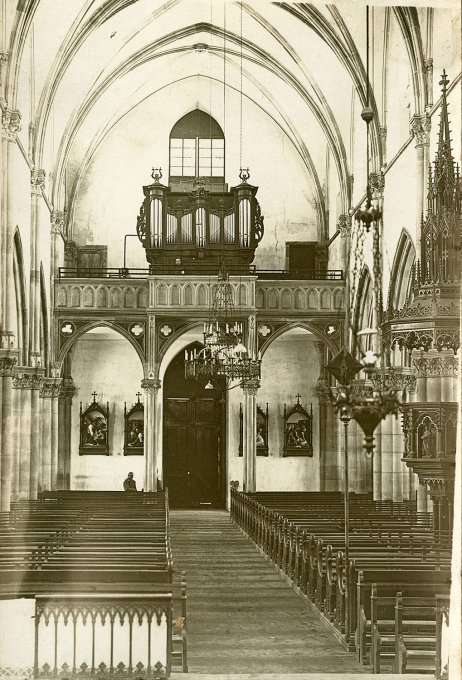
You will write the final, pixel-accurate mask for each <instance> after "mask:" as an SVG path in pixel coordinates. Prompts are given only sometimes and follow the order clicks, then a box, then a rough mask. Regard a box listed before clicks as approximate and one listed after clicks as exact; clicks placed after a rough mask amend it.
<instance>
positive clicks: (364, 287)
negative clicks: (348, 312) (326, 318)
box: [353, 265, 376, 353]
mask: <svg viewBox="0 0 462 680" xmlns="http://www.w3.org/2000/svg"><path fill="white" fill-rule="evenodd" d="M375 321H376V320H375V313H374V294H373V285H372V277H371V273H370V271H369V268H368V267H367V266H366V265H364V267H363V269H362V271H361V274H360V277H359V284H358V292H357V295H356V303H355V307H354V314H353V328H355V329H357V330H358V331H361V330H365V329H366V328H374V327H375ZM360 338H361V336H360ZM353 342H355V343H357V344H356V347H353V349H354V350H355V351H358V352H365V351H366V350H368V349H371V346H372V345H371V343H372V337H371V335H366V336H364V338H361V339H358V338H357V335H356V334H354V335H353ZM353 353H354V352H353Z"/></svg>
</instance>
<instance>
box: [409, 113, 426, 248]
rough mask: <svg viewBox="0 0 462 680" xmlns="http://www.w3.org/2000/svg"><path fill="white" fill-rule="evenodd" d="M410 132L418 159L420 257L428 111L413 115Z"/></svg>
mask: <svg viewBox="0 0 462 680" xmlns="http://www.w3.org/2000/svg"><path fill="white" fill-rule="evenodd" d="M410 126H411V129H410V133H411V135H412V136H413V137H414V139H415V148H416V150H417V159H416V161H417V162H416V220H417V224H416V227H417V232H416V233H417V239H418V240H417V243H416V251H417V257H420V221H421V216H422V215H424V214H425V212H426V200H427V172H428V157H429V148H430V130H431V118H430V116H429V115H428V113H422V114H419V115H415V116H412V118H411V121H410Z"/></svg>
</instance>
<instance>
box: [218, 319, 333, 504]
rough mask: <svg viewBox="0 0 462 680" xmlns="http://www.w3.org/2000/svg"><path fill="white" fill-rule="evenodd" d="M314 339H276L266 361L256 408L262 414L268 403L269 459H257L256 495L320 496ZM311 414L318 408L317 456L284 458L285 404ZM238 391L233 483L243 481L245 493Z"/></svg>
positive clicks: (294, 334) (231, 418)
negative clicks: (313, 493)
mask: <svg viewBox="0 0 462 680" xmlns="http://www.w3.org/2000/svg"><path fill="white" fill-rule="evenodd" d="M313 341H314V336H313V335H311V334H310V333H308V332H307V331H305V330H302V329H294V330H291V331H288V332H287V333H284V334H283V335H281V336H280V337H279V338H276V339H275V340H274V342H273V343H272V344H271V345H270V347H269V348H268V350H267V351H266V352H265V354H264V356H263V360H262V376H261V387H260V389H259V390H258V395H257V403H258V404H259V405H260V407H261V408H263V410H265V408H266V403H267V402H268V410H269V432H268V445H269V455H268V457H264V456H258V457H257V491H269V490H271V491H318V490H319V480H320V476H319V473H320V470H319V467H320V465H319V422H318V400H317V398H316V395H315V394H314V388H315V386H316V382H317V379H318V376H319V353H318V350H317V348H316V346H315V344H314V342H313ZM298 393H300V394H301V395H302V396H301V399H300V403H301V405H302V406H303V407H304V408H305V409H306V410H307V411H309V408H310V404H311V403H312V404H313V449H314V451H313V457H308V456H288V457H287V458H283V447H284V403H285V404H287V409H289V408H290V407H291V406H293V405H294V404H295V403H296V401H297V400H296V396H295V395H296V394H298ZM243 401H244V400H243V394H242V390H240V389H239V388H237V389H235V390H232V391H230V392H229V393H228V423H229V426H228V482H229V481H231V480H238V481H239V482H240V488H241V489H242V475H243V466H242V458H239V456H238V449H239V403H240V402H243Z"/></svg>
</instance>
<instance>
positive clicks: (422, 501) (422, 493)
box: [417, 482, 428, 512]
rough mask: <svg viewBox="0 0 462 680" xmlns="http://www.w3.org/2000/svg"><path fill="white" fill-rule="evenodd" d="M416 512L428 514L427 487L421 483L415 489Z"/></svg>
mask: <svg viewBox="0 0 462 680" xmlns="http://www.w3.org/2000/svg"><path fill="white" fill-rule="evenodd" d="M417 512H428V504H427V486H426V484H425V483H422V482H420V483H419V486H418V487H417Z"/></svg>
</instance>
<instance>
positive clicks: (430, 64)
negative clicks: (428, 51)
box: [424, 57, 433, 71]
mask: <svg viewBox="0 0 462 680" xmlns="http://www.w3.org/2000/svg"><path fill="white" fill-rule="evenodd" d="M432 68H433V59H432V58H431V57H429V58H428V59H424V69H425V70H426V71H431V69H432Z"/></svg>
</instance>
